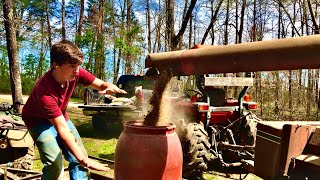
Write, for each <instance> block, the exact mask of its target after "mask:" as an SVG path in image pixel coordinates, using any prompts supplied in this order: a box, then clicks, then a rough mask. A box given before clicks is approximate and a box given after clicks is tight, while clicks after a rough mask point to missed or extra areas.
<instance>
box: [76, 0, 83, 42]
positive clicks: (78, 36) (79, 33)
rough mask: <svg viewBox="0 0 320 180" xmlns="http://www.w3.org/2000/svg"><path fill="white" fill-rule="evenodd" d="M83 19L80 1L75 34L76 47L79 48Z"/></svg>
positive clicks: (81, 2)
mask: <svg viewBox="0 0 320 180" xmlns="http://www.w3.org/2000/svg"><path fill="white" fill-rule="evenodd" d="M83 18H84V0H81V1H80V17H79V24H78V29H77V33H76V45H77V46H78V47H80V42H81V36H82V24H83Z"/></svg>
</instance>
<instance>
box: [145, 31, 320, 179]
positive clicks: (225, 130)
mask: <svg viewBox="0 0 320 180" xmlns="http://www.w3.org/2000/svg"><path fill="white" fill-rule="evenodd" d="M319 49H320V36H319V35H313V36H304V37H296V38H288V39H277V40H266V41H260V42H251V43H242V44H234V45H226V46H202V45H198V46H195V48H192V49H188V50H179V51H172V52H164V53H154V54H149V55H148V56H147V58H146V61H145V64H146V67H153V68H157V69H158V70H159V72H162V71H165V70H170V71H171V73H173V74H174V75H178V76H181V75H187V76H188V75H196V76H197V79H198V80H197V86H198V89H199V90H200V91H201V92H200V94H201V95H202V97H204V98H203V100H201V101H202V102H199V99H198V100H196V101H195V102H193V108H194V107H195V109H196V113H197V114H198V115H200V116H197V117H196V118H195V122H194V123H190V124H187V125H186V128H185V129H186V131H187V132H186V133H185V134H184V135H185V136H186V137H184V138H181V139H187V140H186V143H184V142H182V143H183V147H184V148H183V151H184V169H183V170H184V172H183V173H184V177H185V178H188V177H192V176H196V175H197V174H199V173H201V172H203V171H205V170H206V169H207V162H208V161H209V160H212V158H210V154H211V155H213V156H214V157H215V158H214V159H218V162H220V163H221V165H222V166H225V167H228V166H245V165H247V166H246V167H251V168H248V170H251V171H252V172H254V173H255V174H256V175H258V176H260V177H263V178H265V179H272V178H276V177H290V176H291V177H293V176H295V175H297V176H298V175H299V173H298V172H303V171H301V169H303V168H306V167H307V168H308V167H312V168H313V169H316V170H319V167H320V166H319V165H320V158H319V155H320V154H319V153H318V152H319V151H317V150H320V149H319V147H320V146H319V145H320V143H319V141H320V140H318V139H319V138H316V137H318V134H319V131H320V130H319V129H318V128H317V126H318V125H320V123H317V122H308V121H303V122H281V121H277V122H276V123H275V122H267V121H256V119H257V118H256V117H255V116H254V115H252V114H251V113H246V112H245V111H244V109H245V108H243V107H253V109H254V108H255V106H256V103H254V102H245V101H243V96H244V95H245V93H246V91H247V90H248V87H249V85H250V84H252V82H251V80H250V78H251V79H252V74H251V73H250V72H257V71H276V70H296V69H318V68H320V53H319V52H320V51H319ZM238 72H246V74H247V75H249V77H243V78H241V79H240V80H239V79H238V80H230V82H232V81H233V82H232V83H225V82H229V80H228V79H223V80H221V79H219V78H218V79H217V78H212V77H208V78H207V77H205V75H206V74H218V73H238ZM203 82H204V83H203ZM221 83H222V84H221ZM219 85H220V86H225V85H241V86H244V89H243V90H242V91H241V92H240V95H239V97H238V99H237V100H235V101H233V102H231V101H230V100H229V101H228V99H227V100H225V101H219V98H218V99H217V98H216V96H221V95H223V93H219V91H218V90H215V91H214V92H213V93H211V92H212V89H215V88H207V87H208V86H212V87H215V86H219ZM211 99H214V100H213V101H212V100H211ZM222 99H223V100H224V97H223V98H222ZM220 100H221V98H220ZM219 102H222V103H219ZM244 102H245V103H244ZM245 104H246V105H245ZM247 109H250V108H247ZM219 115H220V116H219ZM235 126H236V127H238V128H234V127H235ZM243 135H244V136H243ZM238 137H240V138H239V139H238ZM209 152H210V153H209ZM230 152H231V156H229V155H230ZM235 155H238V156H235ZM228 157H229V158H228ZM230 157H231V158H230ZM310 157H311V158H312V161H310V160H309V159H310ZM230 159H231V160H230ZM250 159H251V161H250ZM312 168H308V169H312ZM315 172H316V171H315ZM311 174H312V173H311ZM302 175H303V176H304V175H306V174H302ZM308 176H311V175H310V173H309V175H307V176H305V177H308ZM315 176H317V175H315ZM317 177H320V176H317Z"/></svg>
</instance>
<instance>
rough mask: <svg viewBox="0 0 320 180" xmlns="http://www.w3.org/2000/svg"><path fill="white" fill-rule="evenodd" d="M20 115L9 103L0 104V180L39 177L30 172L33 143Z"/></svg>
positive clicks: (37, 173)
mask: <svg viewBox="0 0 320 180" xmlns="http://www.w3.org/2000/svg"><path fill="white" fill-rule="evenodd" d="M16 105H17V106H21V109H22V105H21V104H20V103H16ZM20 115H21V114H20V113H19V112H17V111H15V110H14V108H13V107H12V106H11V105H10V104H9V103H0V154H1V158H0V179H1V178H4V179H17V178H25V179H32V178H35V177H40V176H41V173H39V172H35V171H32V165H33V160H34V158H33V157H34V143H33V140H32V138H31V136H30V134H29V132H28V130H27V127H26V126H25V125H24V122H23V121H22V119H21V117H20Z"/></svg>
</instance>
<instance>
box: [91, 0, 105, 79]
mask: <svg viewBox="0 0 320 180" xmlns="http://www.w3.org/2000/svg"><path fill="white" fill-rule="evenodd" d="M104 9H105V0H100V1H99V13H98V14H99V16H98V22H97V31H96V32H97V43H96V48H95V49H96V52H95V63H94V75H95V76H96V77H97V78H99V79H102V80H105V78H106V77H105V71H104V68H105V54H104V53H105V51H104Z"/></svg>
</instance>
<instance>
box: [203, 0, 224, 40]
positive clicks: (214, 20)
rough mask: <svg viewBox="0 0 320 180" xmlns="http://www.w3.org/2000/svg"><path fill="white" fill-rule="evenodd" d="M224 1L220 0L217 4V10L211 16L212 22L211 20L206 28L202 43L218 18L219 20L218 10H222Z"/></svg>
mask: <svg viewBox="0 0 320 180" xmlns="http://www.w3.org/2000/svg"><path fill="white" fill-rule="evenodd" d="M223 1H224V0H220V1H219V3H218V5H217V7H216V10H215V12H214V15H213V17H212V18H211V22H210V24H209V26H208V27H207V29H206V31H205V33H204V35H203V37H202V40H201V44H204V42H205V41H206V39H207V36H208V34H209V31H210V30H211V29H212V28H213V24H214V23H215V22H216V20H217V17H218V12H219V10H220V7H221V5H222V3H223Z"/></svg>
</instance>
